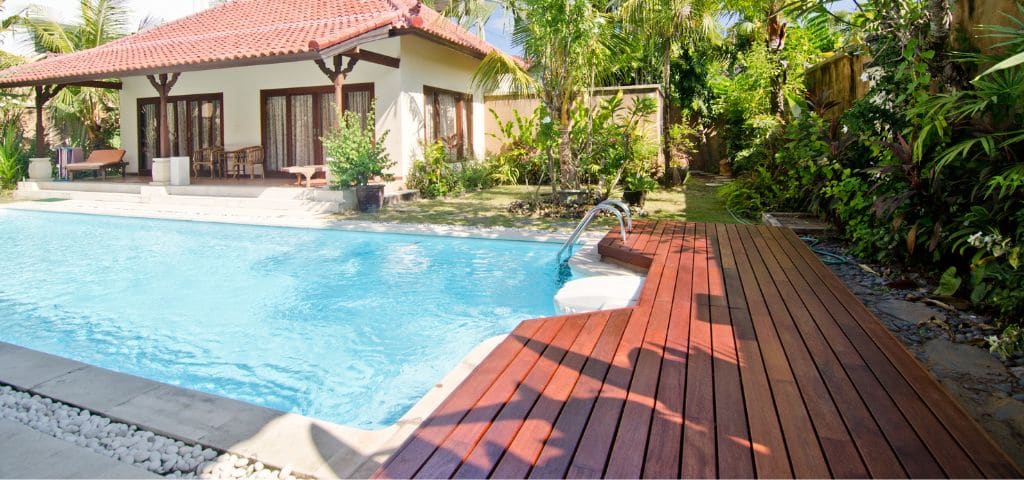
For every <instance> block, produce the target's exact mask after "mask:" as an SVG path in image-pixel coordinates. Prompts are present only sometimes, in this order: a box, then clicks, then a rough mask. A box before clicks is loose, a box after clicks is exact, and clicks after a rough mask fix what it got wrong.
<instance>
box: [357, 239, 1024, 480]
mask: <svg viewBox="0 0 1024 480" xmlns="http://www.w3.org/2000/svg"><path fill="white" fill-rule="evenodd" d="M599 249H600V251H601V253H602V254H603V255H605V256H606V257H612V258H615V259H618V260H620V261H624V262H628V263H632V264H634V265H638V266H641V267H645V268H649V271H648V276H647V281H646V283H645V285H644V289H643V292H642V295H641V297H640V300H639V303H638V304H637V305H636V306H634V307H631V308H626V309H619V310H611V311H602V312H593V313H587V314H577V315H568V316H560V317H552V318H543V319H534V320H528V321H525V322H523V323H522V324H520V325H519V326H518V327H517V328H516V329H515V331H513V332H512V334H511V335H510V336H509V337H508V338H507V339H506V340H505V341H504V342H502V343H501V344H500V345H499V346H498V347H497V348H496V349H495V350H494V351H493V352H492V353H491V354H490V355H489V356H488V357H487V359H486V360H485V361H484V362H483V363H481V364H480V366H479V367H477V369H476V370H474V371H473V373H472V374H470V376H469V377H468V378H467V379H466V380H465V381H464V382H463V383H462V384H461V385H460V386H459V387H458V388H457V389H456V390H455V391H454V392H453V393H452V394H451V396H449V398H448V399H447V400H446V401H445V402H444V403H443V404H442V405H441V406H440V407H438V409H437V410H436V411H435V412H433V414H431V416H430V417H429V418H428V419H427V420H426V421H425V422H423V424H422V425H421V426H420V427H419V428H418V429H417V430H416V431H415V433H414V434H413V435H412V436H411V437H410V439H409V440H408V441H406V442H405V444H403V445H402V446H401V447H400V448H399V449H398V450H397V451H396V452H395V453H394V454H393V455H392V456H391V457H390V458H389V460H388V461H387V462H386V463H385V464H384V465H383V466H382V467H381V469H380V470H378V472H377V476H378V477H394V478H408V477H422V478H443V477H488V476H490V477H503V478H517V477H573V478H579V477H587V478H592V477H620V478H629V477H641V476H642V477H648V478H649V477H664V478H672V477H755V476H756V477H1020V476H1021V472H1020V471H1019V470H1018V469H1017V467H1015V466H1014V464H1013V463H1012V462H1011V461H1010V460H1009V459H1008V458H1007V456H1006V455H1005V454H1003V453H1002V451H1001V450H1000V449H999V448H998V447H997V446H996V445H995V444H994V443H993V442H992V441H991V439H989V437H988V436H987V435H986V434H985V432H984V431H983V430H981V428H980V427H979V426H978V425H977V424H976V423H975V422H974V421H973V420H972V419H971V418H970V417H969V416H968V415H967V414H966V413H965V412H964V411H963V410H962V408H961V407H960V406H959V405H958V404H957V403H956V402H955V401H954V400H953V399H952V398H951V397H950V396H949V395H948V394H947V393H946V392H945V391H944V390H943V389H942V387H940V386H939V384H938V383H936V381H935V380H934V379H933V378H932V377H931V376H930V375H929V373H928V372H927V371H926V370H924V368H923V367H921V365H920V364H918V363H917V361H916V360H915V359H914V358H913V357H912V356H911V355H910V354H909V353H908V352H907V350H906V349H904V348H903V346H902V345H901V344H900V342H899V341H898V340H897V339H896V338H895V337H893V336H892V335H891V334H890V333H889V332H888V331H887V330H886V329H885V327H884V326H883V325H882V324H881V323H880V322H879V321H878V319H876V318H875V317H874V316H873V315H872V314H871V313H870V312H869V311H868V310H867V309H866V308H865V307H864V305H863V304H861V303H860V302H859V301H858V300H857V298H856V297H854V296H853V294H851V293H850V292H849V291H848V290H847V289H846V288H845V287H844V286H843V284H842V283H841V282H840V280H839V279H838V278H836V277H835V276H834V275H833V274H832V273H831V272H830V271H829V270H828V268H827V267H825V266H824V265H823V264H822V263H821V262H820V261H818V259H817V258H816V257H815V255H814V253H813V252H811V251H810V250H809V249H808V248H807V247H806V246H804V244H803V243H802V242H801V241H800V240H799V239H798V238H797V237H796V236H795V235H794V234H793V233H792V232H790V231H788V230H782V229H776V228H771V227H764V226H740V225H706V224H692V223H688V224H683V223H675V222H671V223H670V222H658V223H650V222H648V223H640V224H638V225H637V228H636V231H635V232H634V234H633V235H631V236H630V237H629V241H628V245H623V244H622V242H621V241H620V240H619V239H618V236H617V234H615V233H614V232H613V233H610V234H609V235H608V236H607V237H606V238H605V239H604V240H603V241H602V242H601V245H600V247H599Z"/></svg>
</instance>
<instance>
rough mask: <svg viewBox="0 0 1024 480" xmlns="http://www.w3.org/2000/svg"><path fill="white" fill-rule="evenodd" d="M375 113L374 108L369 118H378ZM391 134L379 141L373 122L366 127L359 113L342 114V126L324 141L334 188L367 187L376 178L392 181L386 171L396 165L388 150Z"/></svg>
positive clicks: (336, 128) (329, 132)
mask: <svg viewBox="0 0 1024 480" xmlns="http://www.w3.org/2000/svg"><path fill="white" fill-rule="evenodd" d="M374 110H375V109H374V108H371V109H370V113H369V118H375V115H374ZM388 133H389V132H388V131H386V130H385V131H384V133H382V134H381V135H380V137H379V138H377V137H376V136H375V135H374V128H373V122H367V125H366V126H363V121H362V117H361V116H360V115H358V114H356V113H355V112H351V111H346V112H344V113H343V114H341V115H340V116H339V117H338V125H337V126H336V127H334V128H333V129H331V130H330V131H328V132H327V134H326V135H324V136H323V137H322V138H321V141H322V142H323V145H324V156H325V157H327V158H328V159H329V160H328V161H327V168H328V169H330V171H331V188H336V189H337V188H349V187H355V186H361V185H367V184H369V183H370V181H371V180H373V179H374V178H375V177H381V178H383V179H384V180H389V179H390V178H391V174H389V173H386V170H387V169H389V168H391V167H393V166H395V162H394V161H392V160H391V158H390V157H389V156H388V153H387V150H385V149H384V140H385V139H387V136H388Z"/></svg>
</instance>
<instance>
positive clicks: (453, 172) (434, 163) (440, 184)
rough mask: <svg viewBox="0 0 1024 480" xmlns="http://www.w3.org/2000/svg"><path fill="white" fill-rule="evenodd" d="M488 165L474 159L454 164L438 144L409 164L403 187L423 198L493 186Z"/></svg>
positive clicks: (457, 193) (426, 149) (446, 195)
mask: <svg viewBox="0 0 1024 480" xmlns="http://www.w3.org/2000/svg"><path fill="white" fill-rule="evenodd" d="M491 169H492V165H490V164H487V163H485V162H479V161H476V160H466V161H463V162H454V161H453V158H452V156H451V154H450V153H449V150H448V149H447V148H445V145H444V143H442V142H441V141H437V142H434V143H432V144H429V145H425V146H424V147H423V158H420V159H417V160H415V161H414V162H413V164H412V168H411V169H410V170H409V177H408V180H407V185H408V186H409V187H410V188H414V189H416V190H419V191H420V195H422V196H423V197H425V198H437V197H449V196H453V195H459V194H462V193H464V192H467V191H473V190H482V189H485V188H490V187H492V186H494V182H493V172H492V170H491Z"/></svg>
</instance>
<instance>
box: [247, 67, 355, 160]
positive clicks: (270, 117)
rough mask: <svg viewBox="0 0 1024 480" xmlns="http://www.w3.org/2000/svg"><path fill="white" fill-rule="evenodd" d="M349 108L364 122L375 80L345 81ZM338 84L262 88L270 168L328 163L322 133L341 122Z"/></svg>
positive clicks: (263, 127)
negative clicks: (336, 85)
mask: <svg viewBox="0 0 1024 480" xmlns="http://www.w3.org/2000/svg"><path fill="white" fill-rule="evenodd" d="M343 92H344V94H345V102H344V103H345V105H344V107H345V110H346V111H350V112H356V113H358V114H359V115H360V116H362V118H363V124H364V125H365V124H366V122H372V119H370V118H368V117H369V114H370V107H371V104H372V102H373V84H372V83H361V84H352V85H345V87H344V90H343ZM335 104H336V103H335V99H334V87H333V86H325V87H309V88H289V89H280V90H262V91H261V92H260V105H261V106H262V122H261V125H262V138H263V147H264V150H265V151H266V162H267V163H266V165H267V170H270V171H279V170H281V169H283V168H284V167H290V166H295V165H320V164H323V163H324V152H323V144H322V143H321V142H320V137H322V136H323V135H324V133H326V132H327V131H328V130H330V129H331V128H333V127H334V126H335V125H336V124H337V121H338V120H337V114H336V109H335Z"/></svg>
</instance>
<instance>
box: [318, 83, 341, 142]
mask: <svg viewBox="0 0 1024 480" xmlns="http://www.w3.org/2000/svg"><path fill="white" fill-rule="evenodd" d="M318 97H320V98H319V99H318V101H319V102H320V126H321V130H320V132H321V135H323V134H326V133H327V132H329V131H330V130H331V129H333V128H334V127H336V126H338V107H336V106H335V105H337V102H335V101H334V94H333V93H321V94H319V95H318Z"/></svg>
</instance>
